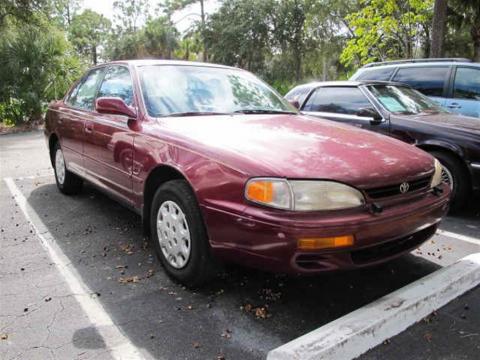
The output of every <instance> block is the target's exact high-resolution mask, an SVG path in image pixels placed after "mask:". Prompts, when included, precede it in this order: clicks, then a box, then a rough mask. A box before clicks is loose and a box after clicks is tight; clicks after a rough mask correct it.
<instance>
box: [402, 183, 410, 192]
mask: <svg viewBox="0 0 480 360" xmlns="http://www.w3.org/2000/svg"><path fill="white" fill-rule="evenodd" d="M409 187H410V185H408V183H407V182H404V183H402V184H401V185H400V192H401V193H402V194H405V193H406V192H407V191H408V188H409Z"/></svg>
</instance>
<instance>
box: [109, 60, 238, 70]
mask: <svg viewBox="0 0 480 360" xmlns="http://www.w3.org/2000/svg"><path fill="white" fill-rule="evenodd" d="M112 64H123V65H131V66H136V67H141V66H151V65H177V66H199V67H214V68H224V69H234V70H242V71H243V69H240V68H236V67H232V66H226V65H220V64H212V63H204V62H199V61H184V60H165V59H135V60H116V61H110V62H107V63H104V64H101V66H105V65H112Z"/></svg>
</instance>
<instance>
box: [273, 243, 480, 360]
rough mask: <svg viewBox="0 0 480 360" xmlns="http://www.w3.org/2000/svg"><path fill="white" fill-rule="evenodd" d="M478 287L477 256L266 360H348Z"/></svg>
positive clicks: (479, 261) (479, 267)
mask: <svg viewBox="0 0 480 360" xmlns="http://www.w3.org/2000/svg"><path fill="white" fill-rule="evenodd" d="M478 284H480V252H479V253H475V254H471V255H468V256H466V257H464V258H462V259H460V260H458V261H457V262H456V263H454V264H452V265H449V266H447V267H444V268H442V269H440V270H438V271H435V272H434V273H432V274H430V275H427V276H425V277H423V278H421V279H419V280H417V281H415V282H413V283H411V284H409V285H407V286H405V287H403V288H401V289H399V290H397V291H394V292H393V293H391V294H388V295H386V296H384V297H382V298H380V299H379V300H376V301H374V302H372V303H370V304H368V305H366V306H364V307H362V308H360V309H358V310H355V311H353V312H351V313H349V314H347V315H345V316H343V317H341V318H339V319H337V320H335V321H332V322H330V323H328V324H326V325H324V326H322V327H320V328H318V329H316V330H313V331H312V332H310V333H307V334H305V335H303V336H301V337H299V338H297V339H294V340H292V341H290V342H288V343H286V344H284V345H282V346H280V347H278V348H276V349H273V350H271V351H270V352H269V353H268V355H267V360H287V359H288V360H291V359H302V360H308V359H316V360H317V359H342V360H345V359H353V358H356V357H358V356H360V355H361V354H363V353H365V352H366V351H368V350H370V349H372V348H373V347H375V346H377V345H379V344H381V343H382V342H383V341H385V340H387V339H389V338H391V337H393V336H395V335H397V334H399V333H401V332H402V331H404V330H405V329H407V328H408V327H409V326H411V325H413V324H414V323H416V322H418V321H419V320H421V319H422V318H424V317H425V316H427V315H429V314H430V313H432V312H433V311H435V310H437V309H439V308H441V307H443V306H444V305H446V304H447V303H449V302H450V301H451V300H453V299H455V298H457V297H458V296H460V295H462V294H463V293H465V292H467V291H468V290H470V289H472V288H474V287H475V286H477V285H478Z"/></svg>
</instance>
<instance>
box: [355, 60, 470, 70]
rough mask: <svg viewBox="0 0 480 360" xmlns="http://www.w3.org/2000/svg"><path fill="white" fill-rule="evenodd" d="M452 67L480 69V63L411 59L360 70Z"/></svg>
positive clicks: (367, 65) (383, 63)
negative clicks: (462, 66)
mask: <svg viewBox="0 0 480 360" xmlns="http://www.w3.org/2000/svg"><path fill="white" fill-rule="evenodd" d="M451 65H467V66H473V67H480V63H476V62H472V61H471V60H469V59H463V58H451V59H449V58H445V59H410V60H393V61H383V62H373V63H370V64H366V65H364V66H362V67H361V68H360V69H359V70H362V71H366V70H372V69H378V68H388V67H423V66H428V67H431V66H451Z"/></svg>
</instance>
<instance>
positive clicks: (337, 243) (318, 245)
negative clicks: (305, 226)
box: [298, 235, 355, 250]
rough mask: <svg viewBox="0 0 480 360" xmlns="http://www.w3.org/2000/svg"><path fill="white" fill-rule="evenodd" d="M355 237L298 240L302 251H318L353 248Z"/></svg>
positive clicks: (343, 236)
mask: <svg viewBox="0 0 480 360" xmlns="http://www.w3.org/2000/svg"><path fill="white" fill-rule="evenodd" d="M354 239H355V238H354V236H353V235H342V236H330V237H315V238H302V239H298V248H299V249H301V250H318V249H326V248H336V247H344V246H351V245H353V242H354Z"/></svg>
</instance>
